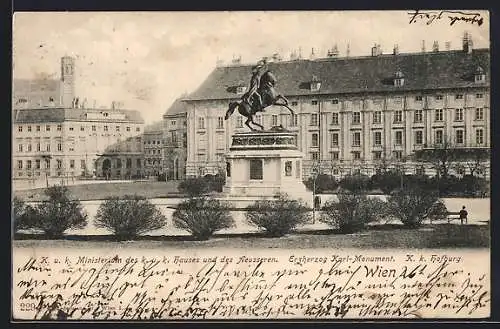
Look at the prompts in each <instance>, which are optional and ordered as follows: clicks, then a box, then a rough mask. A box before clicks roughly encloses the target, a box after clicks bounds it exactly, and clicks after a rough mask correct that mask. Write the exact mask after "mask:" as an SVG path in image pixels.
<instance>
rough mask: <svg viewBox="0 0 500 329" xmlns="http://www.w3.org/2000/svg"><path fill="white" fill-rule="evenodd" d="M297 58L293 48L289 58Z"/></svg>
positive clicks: (292, 59)
mask: <svg viewBox="0 0 500 329" xmlns="http://www.w3.org/2000/svg"><path fill="white" fill-rule="evenodd" d="M296 59H297V52H296V51H295V50H293V51H292V52H291V53H290V60H291V61H294V60H296Z"/></svg>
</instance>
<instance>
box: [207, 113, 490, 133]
mask: <svg viewBox="0 0 500 329" xmlns="http://www.w3.org/2000/svg"><path fill="white" fill-rule="evenodd" d="M372 115H373V117H372V118H373V122H372V123H373V124H381V123H382V111H376V112H373V114H372ZM287 116H288V117H289V119H288V120H289V126H290V127H296V126H297V125H298V121H299V118H298V115H297V114H294V115H293V116H290V115H287ZM423 118H424V115H423V110H415V111H413V122H414V123H423ZM474 120H477V121H481V120H484V109H483V108H476V109H475V112H474ZM255 121H256V122H257V123H258V124H262V116H261V115H257V116H256V117H255ZM278 121H279V116H278V115H272V116H271V125H272V126H277V125H278V124H279V123H278ZM403 121H404V120H403V111H394V114H393V123H403ZM434 121H435V122H442V121H444V110H443V109H436V110H434ZM455 121H464V109H455ZM217 122H218V125H217V129H223V128H224V118H223V117H219V118H218V121H217ZM339 122H340V120H339V113H332V116H331V121H330V124H332V125H339ZM318 124H319V114H318V113H311V114H310V125H311V126H317V125H318ZM351 124H353V125H356V124H361V112H352V119H351ZM236 127H237V128H243V117H241V116H238V117H237V119H236ZM198 129H205V118H203V117H199V118H198Z"/></svg>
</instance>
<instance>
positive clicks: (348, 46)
mask: <svg viewBox="0 0 500 329" xmlns="http://www.w3.org/2000/svg"><path fill="white" fill-rule="evenodd" d="M350 55H351V46H350V45H349V44H347V49H346V51H345V57H349V56H350Z"/></svg>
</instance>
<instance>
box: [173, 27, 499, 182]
mask: <svg viewBox="0 0 500 329" xmlns="http://www.w3.org/2000/svg"><path fill="white" fill-rule="evenodd" d="M462 46H463V47H462V49H460V50H449V49H447V50H444V51H442V50H439V47H438V45H437V43H434V47H433V49H432V51H429V52H420V53H399V50H398V49H397V47H395V48H394V51H393V52H392V53H391V54H382V52H381V51H380V47H379V46H377V45H375V46H374V47H373V48H372V52H371V56H364V57H339V56H338V52H329V54H328V57H327V58H318V59H294V60H290V61H279V60H278V61H274V62H270V63H269V64H268V69H270V70H271V71H272V72H273V74H274V75H275V76H276V77H277V86H276V89H277V91H278V92H279V93H281V94H283V95H284V96H285V97H286V98H287V99H288V101H289V104H290V106H291V107H292V108H293V109H294V111H295V115H293V116H292V115H291V114H290V112H289V111H288V110H287V109H285V108H281V107H277V106H273V107H270V108H268V109H266V111H265V113H259V114H258V115H257V116H256V120H257V122H259V123H261V124H263V125H264V126H265V128H266V129H269V128H271V127H273V126H279V125H281V126H283V127H284V128H285V129H288V130H291V131H293V132H296V133H297V134H298V148H299V150H301V151H302V152H303V153H304V154H305V155H306V159H305V161H304V164H303V176H304V178H306V177H307V176H309V175H311V173H312V172H313V170H314V172H318V170H319V171H320V172H324V173H329V174H332V175H335V176H337V175H338V176H341V175H345V174H349V173H353V172H363V173H366V174H373V173H374V172H375V171H376V169H377V166H378V165H379V164H380V163H381V162H389V163H393V164H398V165H402V166H403V167H404V168H405V169H404V170H405V171H406V172H407V173H415V171H423V172H425V173H426V174H430V175H432V174H433V172H432V168H431V167H429V166H426V165H422V164H420V163H417V162H416V161H415V160H414V157H413V155H414V154H415V152H416V151H419V150H425V149H429V148H430V149H432V148H435V147H440V146H441V145H444V144H448V143H449V145H451V146H452V147H457V148H464V149H475V148H478V149H489V148H490V146H491V144H490V51H489V49H473V46H472V39H471V37H470V35H467V34H466V35H465V36H464V39H463V44H462ZM250 75H251V65H240V64H237V65H230V66H219V67H216V68H215V69H214V70H213V71H212V73H211V74H210V75H209V76H208V77H207V79H206V80H205V81H204V82H203V83H202V84H201V86H200V87H199V88H198V89H197V90H196V91H195V92H193V93H192V94H190V95H188V96H187V97H185V98H184V99H183V101H184V102H185V104H186V116H187V163H186V174H187V175H188V176H197V175H203V174H207V173H216V172H217V171H219V170H223V168H225V159H224V157H225V154H226V152H227V151H228V150H229V147H230V142H231V136H232V135H233V134H234V133H238V132H244V131H248V130H249V129H248V128H247V127H246V126H245V125H244V120H245V118H244V117H243V116H241V115H239V114H238V113H237V112H235V113H234V114H233V115H232V117H231V118H230V119H229V120H228V121H225V120H224V115H225V112H226V111H227V109H228V104H229V102H230V101H234V100H238V99H240V98H241V96H242V95H243V93H244V92H245V91H246V86H247V83H248V79H249V77H250ZM487 167H488V164H487Z"/></svg>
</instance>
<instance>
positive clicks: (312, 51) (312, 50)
mask: <svg viewBox="0 0 500 329" xmlns="http://www.w3.org/2000/svg"><path fill="white" fill-rule="evenodd" d="M309 58H310V59H315V58H316V54H315V53H314V48H311V55H310V56H309Z"/></svg>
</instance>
